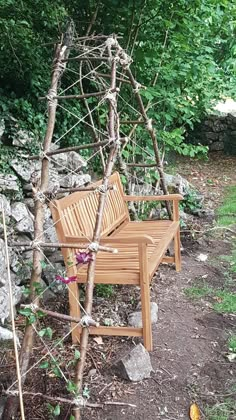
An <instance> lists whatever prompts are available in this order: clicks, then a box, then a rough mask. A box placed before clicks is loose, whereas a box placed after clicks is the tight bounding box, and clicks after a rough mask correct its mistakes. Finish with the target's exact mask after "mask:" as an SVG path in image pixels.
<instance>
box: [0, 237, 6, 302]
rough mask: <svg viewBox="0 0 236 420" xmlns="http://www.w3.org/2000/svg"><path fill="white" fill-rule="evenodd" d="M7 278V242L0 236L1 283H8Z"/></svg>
mask: <svg viewBox="0 0 236 420" xmlns="http://www.w3.org/2000/svg"><path fill="white" fill-rule="evenodd" d="M6 280H7V266H6V251H5V242H4V241H3V239H1V238H0V285H4V284H6ZM0 308H1V306H0ZM0 310H1V309H0Z"/></svg>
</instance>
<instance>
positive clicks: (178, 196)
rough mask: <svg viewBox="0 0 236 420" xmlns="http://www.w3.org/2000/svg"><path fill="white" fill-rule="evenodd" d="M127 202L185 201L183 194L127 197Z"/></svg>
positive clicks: (125, 197)
mask: <svg viewBox="0 0 236 420" xmlns="http://www.w3.org/2000/svg"><path fill="white" fill-rule="evenodd" d="M124 200H125V201H175V200H177V201H180V200H183V196H182V195H181V194H168V195H125V196H124Z"/></svg>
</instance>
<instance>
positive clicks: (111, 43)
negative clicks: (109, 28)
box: [104, 37, 118, 48]
mask: <svg viewBox="0 0 236 420" xmlns="http://www.w3.org/2000/svg"><path fill="white" fill-rule="evenodd" d="M104 44H105V45H106V47H107V48H111V47H117V46H118V41H117V39H115V38H113V37H109V38H107V39H106V41H105V42H104Z"/></svg>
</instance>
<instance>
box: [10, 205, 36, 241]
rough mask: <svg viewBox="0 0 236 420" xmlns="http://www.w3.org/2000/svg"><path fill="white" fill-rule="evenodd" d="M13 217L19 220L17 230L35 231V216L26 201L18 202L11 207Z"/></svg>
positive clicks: (22, 231) (23, 231) (20, 231)
mask: <svg viewBox="0 0 236 420" xmlns="http://www.w3.org/2000/svg"><path fill="white" fill-rule="evenodd" d="M11 212H12V218H13V219H14V220H15V221H16V222H17V224H16V231H17V232H19V233H30V234H31V233H33V231H34V217H33V215H32V214H31V213H30V211H29V210H28V208H27V207H26V205H25V204H24V203H21V202H16V203H13V205H12V207H11Z"/></svg>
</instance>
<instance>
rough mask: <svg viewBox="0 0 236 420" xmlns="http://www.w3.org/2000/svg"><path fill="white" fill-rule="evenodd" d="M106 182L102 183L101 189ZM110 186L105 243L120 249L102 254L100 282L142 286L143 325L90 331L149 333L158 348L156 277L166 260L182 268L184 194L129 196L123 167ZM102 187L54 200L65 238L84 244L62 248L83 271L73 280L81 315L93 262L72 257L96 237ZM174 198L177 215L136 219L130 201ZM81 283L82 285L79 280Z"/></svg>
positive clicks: (73, 271)
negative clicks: (153, 299) (153, 306)
mask: <svg viewBox="0 0 236 420" xmlns="http://www.w3.org/2000/svg"><path fill="white" fill-rule="evenodd" d="M101 185H102V181H101V180H100V181H98V182H97V183H96V186H97V188H99V187H100V186H101ZM109 185H110V189H109V191H108V193H107V197H106V204H105V208H104V213H103V219H102V225H101V240H100V244H101V245H104V246H108V247H111V248H115V249H117V251H118V252H117V253H109V252H101V251H99V252H98V253H97V257H96V267H95V278H94V283H95V284H98V283H100V284H122V285H138V286H139V287H140V294H141V309H142V328H133V327H124V326H117V327H110V326H109V327H106V326H99V327H90V328H89V332H90V334H97V335H119V336H137V337H143V340H144V345H145V347H146V348H147V350H149V351H150V350H152V329H151V314H150V287H149V285H150V281H151V280H152V277H153V275H154V273H155V271H156V270H157V269H158V267H159V265H160V263H161V262H165V263H174V264H175V267H176V270H177V271H179V270H180V269H181V255H180V226H179V209H178V203H179V200H181V199H182V197H181V195H179V194H171V195H167V196H144V197H142V196H126V195H125V194H124V191H123V187H122V183H121V180H120V176H119V174H118V172H115V173H114V174H113V175H112V176H111V177H110V178H109ZM100 194H101V192H100V191H93V192H87V191H81V192H76V193H73V194H70V195H69V196H67V197H64V198H62V199H60V200H54V201H53V202H52V203H51V205H50V208H51V212H52V216H53V220H54V224H55V228H56V232H57V236H58V239H59V241H60V242H61V243H68V244H71V243H73V244H76V245H77V244H78V249H77V250H76V249H72V248H69V247H68V248H63V249H62V250H61V252H62V254H63V257H64V261H65V266H66V271H67V275H68V277H69V276H77V282H74V283H70V284H69V285H68V290H69V303H70V315H71V316H73V317H80V316H81V315H80V297H79V288H78V284H79V283H86V282H87V269H88V266H87V265H82V266H80V267H77V266H76V265H75V264H74V263H72V264H71V263H70V264H68V261H71V259H73V258H74V255H75V253H76V252H77V251H78V250H79V249H80V248H79V245H80V244H83V245H88V246H89V244H90V242H91V241H92V239H93V232H94V227H95V224H96V217H97V209H98V204H99V198H100ZM161 200H166V201H167V200H168V201H172V209H173V220H149V221H135V222H133V221H131V220H130V217H129V211H128V206H127V202H128V201H161ZM172 241H173V242H174V256H172V257H169V256H168V257H167V256H166V255H165V254H166V250H167V248H168V247H169V245H170V243H171V242H172ZM77 283H78V284H77ZM80 334H81V327H79V326H78V325H76V324H75V323H72V340H73V342H74V343H75V342H77V341H79V339H80Z"/></svg>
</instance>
